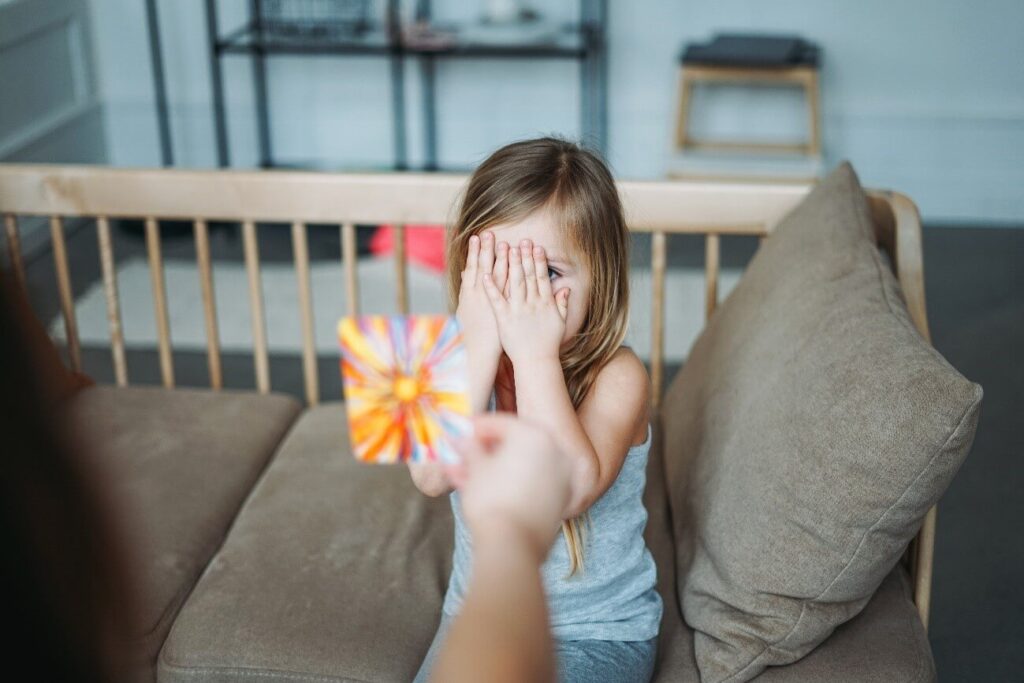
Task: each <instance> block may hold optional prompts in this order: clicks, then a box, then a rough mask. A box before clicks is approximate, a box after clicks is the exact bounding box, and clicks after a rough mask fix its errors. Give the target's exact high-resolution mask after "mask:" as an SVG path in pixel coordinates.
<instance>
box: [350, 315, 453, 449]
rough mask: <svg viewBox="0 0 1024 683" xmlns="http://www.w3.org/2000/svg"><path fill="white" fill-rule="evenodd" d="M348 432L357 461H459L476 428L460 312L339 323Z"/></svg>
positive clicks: (371, 317)
mask: <svg viewBox="0 0 1024 683" xmlns="http://www.w3.org/2000/svg"><path fill="white" fill-rule="evenodd" d="M338 341H339V343H340V344H341V378H342V383H343V384H344V390H345V408H346V411H347V413H348V424H349V437H350V439H351V442H352V450H353V453H354V454H355V457H356V459H357V460H360V461H362V462H370V463H393V462H404V461H413V462H445V463H456V462H458V461H459V457H458V454H456V452H455V451H454V449H453V448H452V445H451V442H452V439H454V438H457V437H459V436H465V435H467V434H469V432H470V406H469V370H468V367H467V363H466V348H465V346H464V345H463V343H462V332H461V330H460V329H459V326H458V323H457V322H456V320H455V318H454V317H453V316H443V315H442V316H437V315H434V316H431V315H389V316H384V315H364V316H355V317H345V318H342V319H341V320H340V321H339V322H338Z"/></svg>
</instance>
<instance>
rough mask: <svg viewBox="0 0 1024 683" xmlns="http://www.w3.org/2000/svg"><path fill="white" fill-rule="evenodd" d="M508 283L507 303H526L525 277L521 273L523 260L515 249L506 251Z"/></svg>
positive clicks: (511, 248)
mask: <svg viewBox="0 0 1024 683" xmlns="http://www.w3.org/2000/svg"><path fill="white" fill-rule="evenodd" d="M508 281H509V292H508V299H509V301H513V302H522V301H526V275H525V274H524V273H523V258H522V255H521V254H520V252H519V249H518V248H517V247H510V248H509V250H508Z"/></svg>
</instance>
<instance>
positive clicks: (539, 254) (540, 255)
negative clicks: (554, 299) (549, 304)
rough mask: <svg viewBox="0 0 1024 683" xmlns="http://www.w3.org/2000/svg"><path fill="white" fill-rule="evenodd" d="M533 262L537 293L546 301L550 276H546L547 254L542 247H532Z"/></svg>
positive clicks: (549, 294)
mask: <svg viewBox="0 0 1024 683" xmlns="http://www.w3.org/2000/svg"><path fill="white" fill-rule="evenodd" d="M533 263H534V270H535V271H536V272H537V293H538V294H540V297H541V299H543V300H544V301H547V300H549V299H550V298H551V278H549V277H548V255H547V253H545V251H544V247H534V248H533Z"/></svg>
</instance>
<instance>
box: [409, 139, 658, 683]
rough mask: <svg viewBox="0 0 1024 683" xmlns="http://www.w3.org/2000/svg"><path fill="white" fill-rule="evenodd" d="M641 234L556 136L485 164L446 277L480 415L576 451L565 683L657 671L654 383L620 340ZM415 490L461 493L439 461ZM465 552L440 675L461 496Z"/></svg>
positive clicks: (547, 572)
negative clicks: (498, 415)
mask: <svg viewBox="0 0 1024 683" xmlns="http://www.w3.org/2000/svg"><path fill="white" fill-rule="evenodd" d="M628 261H629V234H628V232H627V230H626V226H625V221H624V219H623V214H622V206H621V204H620V202H619V197H618V194H617V191H616V188H615V183H614V181H613V180H612V177H611V174H610V173H609V172H608V169H607V168H605V166H604V164H603V163H602V162H601V161H600V160H599V159H598V158H597V157H596V156H595V155H593V154H591V153H590V152H587V151H585V150H582V149H580V148H579V147H577V146H576V145H574V144H572V143H569V142H565V141H562V140H557V139H552V138H541V139H537V140H528V141H525V142H517V143H514V144H511V145H508V146H506V147H503V148H501V149H499V150H498V151H497V152H495V153H494V154H492V155H491V156H490V157H489V158H488V159H487V160H486V161H484V162H483V164H481V165H480V167H479V168H478V169H477V170H476V172H474V173H473V176H472V177H471V178H470V180H469V185H468V187H467V189H466V193H465V196H464V197H463V200H462V205H461V208H460V211H459V214H458V218H457V220H456V222H455V224H454V226H453V228H452V231H451V233H450V236H449V242H448V285H449V292H450V293H451V294H452V298H453V301H452V304H453V305H454V306H455V308H456V316H457V317H458V319H459V322H460V324H461V326H462V330H463V336H464V339H465V343H466V349H467V355H468V357H469V363H470V393H471V401H472V404H473V409H474V411H475V412H482V411H484V410H487V409H488V407H489V406H491V407H496V408H497V410H500V411H507V412H514V413H518V414H519V416H520V417H522V418H525V419H528V420H531V421H533V422H535V423H537V424H540V425H543V426H545V427H547V428H548V431H549V432H550V433H551V434H552V436H553V437H554V438H555V440H556V441H557V442H558V445H559V446H560V447H561V449H562V450H563V451H564V452H566V453H568V454H569V455H570V457H571V458H572V461H573V466H572V469H573V476H572V492H571V493H572V495H571V500H570V502H569V505H568V506H567V507H566V509H565V510H564V514H563V519H565V520H566V521H565V523H564V524H563V529H562V531H563V533H562V535H563V537H564V539H563V540H562V541H560V542H556V543H555V545H554V546H553V547H552V548H551V549H550V552H549V554H548V556H547V560H546V561H545V563H544V565H543V568H542V578H543V581H544V588H545V593H546V596H547V602H548V609H549V616H550V621H551V628H552V635H553V636H554V638H555V639H556V645H555V654H556V658H557V660H558V666H559V672H560V678H561V680H562V681H588V682H591V681H598V682H603V681H647V680H649V679H650V676H651V672H652V670H653V666H654V657H655V644H656V637H657V633H658V624H659V622H660V619H661V610H662V604H661V599H660V597H659V596H658V594H657V592H655V590H654V585H655V567H654V561H653V559H652V557H651V554H650V552H649V551H648V550H647V547H646V546H645V544H644V540H643V530H644V526H645V524H646V522H647V512H646V510H645V509H644V507H643V504H642V502H641V497H642V494H643V488H644V480H645V468H646V464H647V453H648V449H649V448H650V440H651V434H650V427H649V424H648V396H649V393H650V384H649V380H648V377H647V373H646V370H645V369H644V366H643V364H642V363H641V361H640V360H639V359H638V358H637V357H636V355H634V354H633V352H632V351H630V350H629V349H628V348H626V347H624V346H622V342H623V339H624V337H625V334H626V325H627V321H628V302H629V289H628V273H627V265H628ZM410 473H411V475H412V479H413V481H414V482H415V484H416V486H417V487H418V488H419V489H420V490H421V491H422V492H423V493H425V494H427V495H431V496H436V495H441V494H443V493H448V492H449V491H451V490H452V486H451V483H450V482H449V480H448V478H447V475H446V474H445V471H444V469H443V468H442V467H440V466H439V465H435V464H421V465H411V466H410ZM451 504H452V510H453V511H454V514H455V553H454V557H453V568H452V575H451V579H450V581H449V584H448V592H447V594H446V596H445V601H444V607H443V615H442V619H441V624H440V627H439V628H438V631H437V635H436V636H435V638H434V642H433V644H432V645H431V647H430V650H429V652H428V653H427V657H426V659H425V660H424V662H423V665H422V667H421V669H420V672H419V674H418V675H417V678H416V680H417V681H425V680H427V678H428V677H429V675H430V669H431V665H432V662H433V659H434V657H435V655H436V653H437V651H438V649H439V647H440V644H441V642H442V641H443V638H444V633H445V630H446V628H447V625H448V623H449V622H450V620H451V617H452V616H453V615H455V614H456V613H457V612H458V610H459V607H460V605H461V601H462V597H463V593H464V591H465V587H466V584H467V575H466V574H467V572H468V569H469V562H470V550H469V548H470V537H469V533H468V531H467V529H466V526H465V523H464V520H463V518H462V515H461V513H460V505H459V496H458V493H457V492H453V493H452V494H451Z"/></svg>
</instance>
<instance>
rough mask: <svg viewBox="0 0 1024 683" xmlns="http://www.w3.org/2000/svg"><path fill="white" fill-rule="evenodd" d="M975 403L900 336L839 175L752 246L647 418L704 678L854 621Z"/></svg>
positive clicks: (911, 331)
mask: <svg viewBox="0 0 1024 683" xmlns="http://www.w3.org/2000/svg"><path fill="white" fill-rule="evenodd" d="M981 396H982V391H981V387H980V386H978V385H977V384H973V383H971V382H969V381H968V380H966V379H965V378H964V377H963V376H962V375H960V373H958V372H957V371H956V370H955V369H953V368H952V367H951V366H950V365H949V364H948V363H947V362H946V361H945V360H944V359H943V358H942V356H941V355H939V353H938V352H937V351H935V350H934V349H933V348H932V347H931V346H930V345H929V344H928V343H927V342H926V341H925V340H924V339H922V338H921V336H920V335H919V334H918V333H917V331H916V330H915V328H914V326H913V324H912V322H911V320H910V318H909V316H908V314H907V311H906V308H905V305H904V303H903V300H902V295H901V292H900V288H899V285H898V283H897V281H896V280H895V278H894V277H893V275H892V273H891V272H890V271H889V270H888V269H887V268H886V267H885V265H884V263H883V261H882V260H881V258H880V255H879V252H878V250H877V248H876V246H875V244H874V242H873V230H872V225H871V223H870V219H869V214H868V208H867V203H866V199H865V197H864V194H863V192H862V190H861V189H860V186H859V184H858V182H857V178H856V176H855V174H854V172H853V170H852V168H850V166H849V165H848V164H844V165H842V166H841V167H839V168H838V169H837V170H836V171H835V172H834V173H833V174H832V175H831V176H830V177H829V178H827V179H826V180H824V181H823V182H822V183H821V184H820V185H818V186H817V187H816V188H815V189H814V190H813V191H812V192H811V194H810V195H809V196H808V197H807V198H806V200H805V201H804V202H802V203H801V205H800V206H799V207H798V208H797V209H796V210H795V211H794V212H793V213H792V214H790V215H789V216H788V217H787V218H786V219H785V220H784V221H783V222H782V223H781V224H780V225H779V226H778V228H777V230H776V232H775V233H774V234H773V235H772V236H771V237H770V238H768V240H766V242H765V243H764V245H763V246H762V247H761V249H760V250H759V251H758V253H757V254H756V256H755V257H754V259H753V260H752V261H751V263H750V264H749V266H748V268H747V271H746V273H745V274H744V276H743V278H742V279H741V281H740V283H739V284H738V285H737V287H736V288H735V289H734V290H733V292H732V293H731V294H730V296H729V297H728V299H727V300H726V301H725V302H724V303H723V304H722V305H721V306H720V308H719V309H718V311H717V312H716V314H715V315H714V316H713V318H712V319H711V321H710V322H709V324H708V326H707V327H706V328H705V330H704V332H703V333H702V334H701V336H700V337H699V338H698V339H697V341H696V342H695V344H694V347H693V349H692V350H691V353H690V355H689V358H688V360H687V362H686V364H685V365H684V367H683V369H682V370H681V372H680V373H679V375H678V376H677V378H676V379H675V381H674V382H673V384H672V386H671V388H670V390H669V392H668V395H667V397H666V400H665V403H664V408H663V412H662V414H663V416H664V417H665V448H666V450H665V457H666V470H667V482H668V486H669V492H670V493H669V496H670V504H671V510H672V518H673V527H674V534H675V539H676V555H677V564H678V572H679V576H678V583H679V587H680V596H679V598H680V605H681V608H682V612H683V615H684V617H685V619H686V621H687V623H689V624H690V626H691V627H693V629H694V630H695V631H696V636H695V655H696V660H697V663H698V666H699V668H700V671H701V674H702V679H703V680H704V681H708V682H710V683H717V682H719V681H742V680H748V679H750V678H752V677H754V676H756V675H757V674H758V673H759V672H760V671H762V670H763V669H764V668H765V667H766V666H773V665H780V664H786V663H789V662H793V661H796V660H798V659H800V658H801V657H803V656H804V655H806V654H807V653H808V652H810V651H811V650H812V649H813V648H814V646H815V645H817V644H818V643H820V642H821V641H822V640H824V639H825V638H826V637H827V636H828V635H829V634H830V633H831V632H832V631H833V629H834V628H835V627H836V626H838V625H839V624H842V623H844V622H846V621H848V620H849V619H851V618H852V617H853V616H855V615H856V614H858V613H859V612H860V611H861V610H862V609H863V608H864V606H865V605H866V604H867V602H868V600H869V598H870V596H871V595H872V593H873V592H874V591H875V589H876V588H877V587H878V586H879V584H881V582H882V580H883V578H884V577H885V576H886V575H887V574H889V573H890V571H892V569H893V567H894V565H895V564H896V562H897V561H898V559H899V557H900V555H901V553H902V552H903V550H904V548H905V547H906V545H907V543H908V542H909V541H910V539H911V538H912V537H913V536H914V534H915V533H916V532H917V530H918V528H919V527H920V524H921V520H922V518H923V516H924V514H925V513H926V511H927V510H928V509H929V508H930V507H931V506H932V505H933V504H935V502H936V501H937V500H938V499H939V497H940V496H941V495H942V493H943V491H945V489H946V487H947V486H948V485H949V483H950V481H951V480H952V478H953V475H954V474H955V473H956V471H957V469H958V468H959V467H960V464H961V462H962V461H963V459H964V457H965V456H966V454H967V451H968V450H969V448H970V445H971V442H972V440H973V437H974V430H975V427H976V425H977V419H978V409H979V403H980V401H981Z"/></svg>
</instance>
